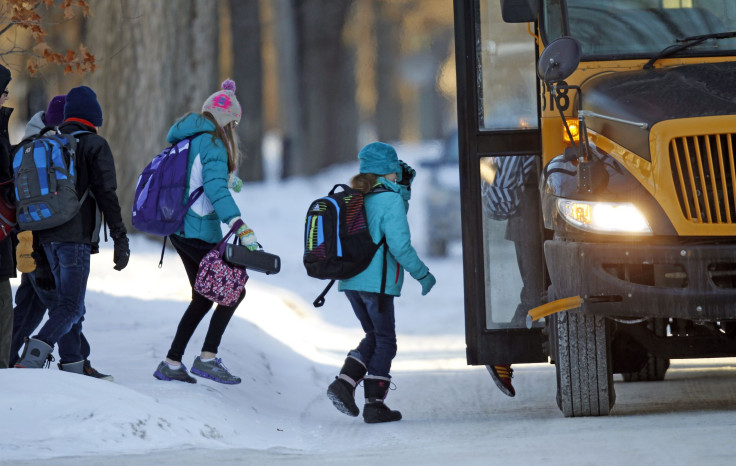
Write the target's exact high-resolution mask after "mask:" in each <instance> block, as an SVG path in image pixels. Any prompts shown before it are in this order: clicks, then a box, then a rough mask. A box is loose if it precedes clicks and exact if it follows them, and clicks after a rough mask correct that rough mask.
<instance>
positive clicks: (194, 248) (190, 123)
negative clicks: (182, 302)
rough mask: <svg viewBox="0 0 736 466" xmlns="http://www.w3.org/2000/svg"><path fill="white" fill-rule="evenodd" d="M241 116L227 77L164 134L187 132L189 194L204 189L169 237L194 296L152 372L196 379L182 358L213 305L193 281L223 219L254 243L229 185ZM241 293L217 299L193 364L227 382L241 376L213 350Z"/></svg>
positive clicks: (175, 138) (233, 181)
mask: <svg viewBox="0 0 736 466" xmlns="http://www.w3.org/2000/svg"><path fill="white" fill-rule="evenodd" d="M240 118H241V109H240V104H239V103H238V99H236V98H235V83H234V82H233V81H231V80H229V79H228V80H225V82H223V83H222V90H221V91H218V92H215V93H214V94H212V95H211V96H210V97H209V98H208V99H207V100H206V101H205V103H204V105H203V106H202V112H201V113H190V114H188V115H185V116H183V117H182V118H180V119H179V121H177V122H176V123H174V125H173V126H172V127H171V129H170V130H169V134H168V136H167V137H166V139H167V140H168V142H169V143H170V144H175V143H178V142H180V141H182V140H183V139H185V138H191V141H190V147H189V161H188V168H187V172H188V174H189V178H188V180H189V181H188V188H189V189H188V192H187V198H188V197H189V194H190V193H191V192H193V191H194V190H196V189H197V188H199V187H200V186H202V187H203V188H204V193H203V195H201V196H200V197H199V198H198V199H197V201H196V202H195V203H194V204H193V205H192V207H191V208H190V209H189V211H188V212H187V214H186V216H185V218H184V229H183V231H182V232H181V233H179V234H177V235H171V237H170V238H171V244H173V246H174V248H175V249H176V252H177V253H179V257H181V260H182V262H183V263H184V269H185V270H186V272H187V277H188V278H189V284H190V285H191V286H192V300H191V302H190V303H189V307H188V308H187V310H186V312H184V315H183V316H182V318H181V321H180V322H179V326H178V327H177V330H176V335H175V336H174V341H173V342H172V343H171V348H170V349H169V352H168V354H167V355H166V360H164V361H161V363H160V364H159V365H158V367H157V368H156V371H155V372H154V373H153V376H154V377H156V378H157V379H159V380H178V381H182V382H189V383H195V382H196V381H197V380H196V379H195V378H193V377H191V376H190V375H189V374H187V368H186V366H184V364H182V362H181V360H182V357H183V355H184V350H185V349H186V346H187V344H188V343H189V339H190V338H191V337H192V335H193V334H194V331H195V330H196V329H197V325H199V322H200V321H202V319H203V318H204V316H205V315H206V314H207V313H208V312H209V310H210V309H211V308H212V305H213V302H212V301H210V300H209V299H207V298H205V297H204V296H202V295H200V294H199V293H197V292H196V291H194V282H195V280H196V278H197V271H198V269H199V263H200V262H201V261H202V258H203V257H204V256H205V255H206V254H207V253H208V252H209V251H211V250H212V249H213V248H214V247H215V246H216V243H218V242H219V241H220V240H221V239H222V236H223V235H222V229H221V224H222V223H226V224H228V226H229V227H230V228H236V231H237V234H238V236H239V237H240V241H241V244H243V245H245V246H247V247H248V248H249V249H251V250H253V249H257V247H258V240H257V239H256V235H255V233H253V230H252V229H250V228H248V225H246V224H245V222H243V220H242V219H241V218H240V210H239V209H238V206H237V205H236V204H235V201H234V200H233V197H232V195H231V194H230V189H231V188H232V189H233V190H235V191H239V190H240V186H242V182H240V180H239V179H238V178H237V177H236V176H235V170H236V168H237V161H238V151H237V143H236V141H235V136H234V131H233V130H234V129H235V127H236V126H237V125H238V123H239V122H240ZM182 201H184V200H182ZM244 296H245V290H243V294H242V295H241V296H240V300H239V301H238V302H237V303H235V304H234V305H232V306H223V305H219V304H218V305H217V307H216V308H215V311H214V313H213V314H212V318H211V319H210V324H209V328H208V330H207V335H206V337H205V340H204V344H203V345H202V352H201V354H200V355H199V356H197V357H196V358H195V359H194V363H193V364H192V368H191V372H192V373H193V374H195V375H198V376H200V377H205V378H208V379H212V380H214V381H216V382H220V383H225V384H238V383H240V377H237V376H234V375H232V374H231V373H230V372H229V371H228V370H227V368H226V367H225V366H224V365H223V364H222V359H220V358H218V357H217V350H218V347H219V345H220V340H221V339H222V335H223V333H224V332H225V328H226V327H227V324H228V323H229V322H230V318H231V317H232V316H233V314H234V313H235V309H237V307H238V304H240V301H241V300H242V299H243V297H244Z"/></svg>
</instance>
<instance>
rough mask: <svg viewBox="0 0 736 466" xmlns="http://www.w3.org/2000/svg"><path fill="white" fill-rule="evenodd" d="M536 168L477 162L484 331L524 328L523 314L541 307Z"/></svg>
mask: <svg viewBox="0 0 736 466" xmlns="http://www.w3.org/2000/svg"><path fill="white" fill-rule="evenodd" d="M538 164H539V158H538V157H535V156H531V155H529V156H508V157H482V158H481V161H480V172H481V196H482V198H483V199H482V203H483V243H484V245H485V250H484V251H485V257H484V266H485V279H486V283H485V290H486V326H487V328H489V329H496V328H508V327H520V328H524V327H525V325H526V314H527V312H528V311H529V309H531V308H533V307H536V306H539V305H540V304H542V301H541V300H542V293H543V291H544V265H543V264H542V256H543V254H542V238H541V232H540V224H541V223H540V219H541V211H540V206H539V188H538V185H537V180H538V170H539V168H538ZM535 325H539V326H543V325H544V324H543V321H540V322H536V323H535Z"/></svg>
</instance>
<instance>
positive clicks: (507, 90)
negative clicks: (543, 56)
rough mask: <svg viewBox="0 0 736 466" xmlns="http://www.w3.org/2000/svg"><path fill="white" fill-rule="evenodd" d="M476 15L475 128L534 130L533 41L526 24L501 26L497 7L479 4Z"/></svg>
mask: <svg viewBox="0 0 736 466" xmlns="http://www.w3.org/2000/svg"><path fill="white" fill-rule="evenodd" d="M496 3H498V2H496ZM494 6H495V5H494ZM480 15H481V22H480V24H481V26H480V28H481V31H480V32H481V47H480V50H479V54H480V56H479V57H478V58H479V63H480V64H481V70H482V72H481V76H480V79H481V83H480V93H479V94H480V95H479V99H480V102H479V104H480V105H479V113H480V115H479V127H480V129H481V130H482V129H518V128H520V127H531V128H536V127H537V97H536V89H537V88H536V74H535V65H534V62H535V50H534V38H533V37H532V36H531V35H530V34H529V32H528V30H527V24H508V23H504V22H503V20H502V19H501V13H500V8H498V6H495V8H492V7H491V6H490V5H488V3H487V2H480Z"/></svg>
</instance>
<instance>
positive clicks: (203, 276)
mask: <svg viewBox="0 0 736 466" xmlns="http://www.w3.org/2000/svg"><path fill="white" fill-rule="evenodd" d="M234 232H235V229H234V228H233V229H231V230H230V231H229V232H228V234H227V235H225V237H224V238H222V239H221V240H220V242H219V243H217V246H215V247H214V249H212V251H210V252H208V253H207V255H205V256H204V258H202V262H200V264H199V271H198V272H197V280H196V281H195V282H194V291H196V292H197V293H199V294H201V295H202V296H204V297H205V298H207V299H209V300H210V301H214V302H216V303H217V304H222V305H223V306H232V305H233V304H235V303H237V302H238V299H239V298H240V295H241V294H242V293H243V289H244V288H245V282H247V281H248V274H247V273H246V272H245V269H244V268H242V267H237V266H232V265H230V264H228V263H226V262H225V261H224V260H223V258H222V256H223V255H224V253H225V246H226V245H227V240H228V238H230V236H232V234H233V233H234Z"/></svg>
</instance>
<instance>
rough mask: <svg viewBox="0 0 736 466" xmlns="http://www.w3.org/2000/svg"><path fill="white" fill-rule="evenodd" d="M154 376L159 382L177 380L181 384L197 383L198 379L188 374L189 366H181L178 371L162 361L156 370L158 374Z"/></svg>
mask: <svg viewBox="0 0 736 466" xmlns="http://www.w3.org/2000/svg"><path fill="white" fill-rule="evenodd" d="M153 376H154V377H156V378H157V379H158V380H165V381H171V380H176V381H179V382H187V383H197V379H195V378H194V377H192V376H191V375H189V374H188V373H187V366H185V365H184V364H182V365H180V366H179V367H177V368H176V369H175V368H173V367H171V366H170V365H168V364H166V361H161V364H159V365H158V367H157V368H156V372H154V373H153Z"/></svg>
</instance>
